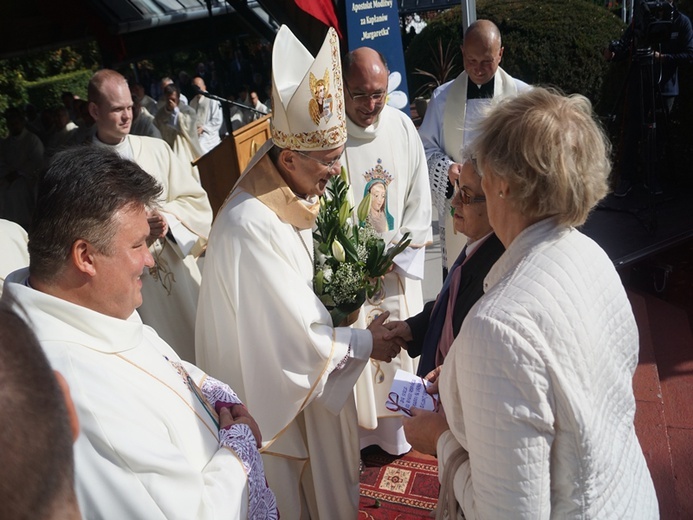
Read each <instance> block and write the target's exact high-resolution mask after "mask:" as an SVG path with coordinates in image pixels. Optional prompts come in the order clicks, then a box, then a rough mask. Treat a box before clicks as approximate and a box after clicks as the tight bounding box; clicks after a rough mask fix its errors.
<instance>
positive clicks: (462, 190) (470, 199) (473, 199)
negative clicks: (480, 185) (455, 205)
mask: <svg viewBox="0 0 693 520" xmlns="http://www.w3.org/2000/svg"><path fill="white" fill-rule="evenodd" d="M455 188H456V190H455V191H456V192H457V194H458V195H459V197H460V200H461V201H462V204H464V205H467V206H468V205H469V204H477V203H479V202H486V197H484V196H483V195H479V196H477V195H474V194H473V193H469V188H467V187H466V186H462V187H460V183H459V182H458V181H455Z"/></svg>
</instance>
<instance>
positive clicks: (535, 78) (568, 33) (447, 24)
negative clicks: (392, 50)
mask: <svg viewBox="0 0 693 520" xmlns="http://www.w3.org/2000/svg"><path fill="white" fill-rule="evenodd" d="M477 18H478V19H482V18H486V19H490V20H492V21H494V22H495V23H496V24H497V25H498V27H499V28H500V31H501V34H502V38H503V46H504V47H505V51H504V54H503V61H502V63H501V66H502V67H503V68H504V69H505V70H506V71H507V72H508V73H509V74H511V75H512V76H515V77H517V78H519V79H522V80H524V81H526V82H527V83H531V84H535V85H536V84H541V85H553V86H556V87H559V88H560V89H562V90H563V91H565V92H566V93H574V92H579V93H581V94H584V95H585V96H587V97H588V98H590V99H591V100H592V102H593V103H595V105H597V106H598V107H599V106H602V107H605V108H604V110H603V111H604V112H607V111H608V110H609V109H610V106H609V105H610V104H611V103H613V101H614V100H615V97H616V94H617V92H618V88H619V83H620V79H619V75H620V74H622V71H620V70H619V69H618V67H617V68H613V67H610V66H609V64H608V63H606V62H605V61H604V59H603V57H602V51H603V49H604V47H605V46H606V45H607V43H608V42H609V41H610V40H612V39H614V38H617V37H619V36H620V34H621V32H622V30H623V23H622V22H621V21H620V20H619V19H618V18H617V17H615V16H614V15H613V14H611V13H610V12H609V11H608V10H607V9H605V8H602V7H599V6H596V5H594V3H592V2H591V1H590V0H542V1H536V0H525V1H507V0H506V1H504V0H479V2H477ZM461 24H462V15H461V9H460V8H459V7H456V8H454V9H451V10H449V11H446V12H444V13H442V14H441V15H439V16H438V17H437V18H436V19H435V20H434V21H433V22H431V23H430V24H429V25H428V26H427V27H426V28H425V29H424V30H423V31H422V32H421V33H420V34H419V35H417V36H416V37H415V38H414V40H413V41H412V42H411V44H410V46H409V48H408V50H407V53H406V56H405V60H406V63H407V70H408V74H409V78H408V79H409V85H410V92H411V94H414V93H416V91H417V89H418V88H419V86H420V85H422V84H424V83H425V82H426V79H425V78H423V77H422V76H420V75H417V74H412V72H413V71H414V70H415V69H416V68H420V69H424V70H428V69H429V68H430V64H431V62H432V58H431V50H430V49H431V48H436V47H437V43H436V42H437V40H438V38H441V40H442V42H443V45H444V46H445V45H446V44H447V42H452V45H453V46H454V48H456V49H459V44H460V34H459V28H460V27H461ZM456 54H457V60H458V64H459V65H460V70H461V62H462V60H461V55H460V54H459V52H457V53H456ZM450 79H452V78H450Z"/></svg>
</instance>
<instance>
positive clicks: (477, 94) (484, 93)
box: [467, 76, 496, 100]
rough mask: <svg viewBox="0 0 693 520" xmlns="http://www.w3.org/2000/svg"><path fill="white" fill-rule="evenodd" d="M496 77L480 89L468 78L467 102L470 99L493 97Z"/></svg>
mask: <svg viewBox="0 0 693 520" xmlns="http://www.w3.org/2000/svg"><path fill="white" fill-rule="evenodd" d="M495 80H496V77H495V76H494V77H492V78H491V81H489V82H487V83H484V84H483V85H481V86H480V87H479V86H477V85H475V84H474V82H473V81H472V80H471V78H467V100H470V99H486V98H492V97H493V84H494V83H495Z"/></svg>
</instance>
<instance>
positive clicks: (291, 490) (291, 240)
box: [196, 141, 372, 520]
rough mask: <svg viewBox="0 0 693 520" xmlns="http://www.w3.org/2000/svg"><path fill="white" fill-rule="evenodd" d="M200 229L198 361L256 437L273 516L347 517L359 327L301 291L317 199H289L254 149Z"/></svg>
mask: <svg viewBox="0 0 693 520" xmlns="http://www.w3.org/2000/svg"><path fill="white" fill-rule="evenodd" d="M270 146H272V141H268V142H267V143H266V144H265V145H264V146H263V148H262V149H261V150H260V152H258V153H257V154H256V156H255V157H254V159H253V161H252V162H251V164H250V165H249V166H248V169H247V170H246V173H245V174H244V176H243V177H241V179H240V180H239V182H238V184H237V185H236V187H235V189H234V190H233V191H232V193H231V195H230V196H229V198H228V200H227V201H226V204H225V205H224V206H223V208H222V209H221V210H220V211H219V213H218V215H217V218H216V220H215V222H214V226H213V228H212V233H211V236H210V242H209V247H208V249H207V255H206V259H205V275H204V278H203V280H202V287H201V291H200V301H199V306H198V314H197V325H196V357H197V361H198V364H199V365H200V367H202V368H203V369H205V370H207V371H208V372H209V373H210V374H211V375H213V376H215V377H218V378H220V379H222V380H224V381H228V382H229V384H231V385H232V386H233V387H234V389H235V390H236V391H237V392H238V394H239V396H240V398H241V399H243V400H244V402H245V403H246V404H247V405H248V408H249V410H250V411H251V413H252V414H253V417H254V418H255V420H256V421H257V422H258V424H259V426H260V429H261V431H262V436H263V441H264V442H263V447H262V449H261V453H262V454H263V460H264V463H265V471H266V474H267V479H268V482H269V484H270V487H271V488H272V489H273V490H274V492H275V493H276V494H277V504H278V506H279V512H280V514H281V517H282V520H287V519H289V520H290V519H294V518H301V519H305V518H315V519H317V518H324V519H327V518H329V519H345V520H353V519H355V518H356V516H357V514H358V501H359V474H358V468H359V457H360V452H359V445H358V431H357V418H356V407H355V404H354V392H353V387H354V384H355V383H356V380H357V379H358V377H359V374H360V373H361V372H362V370H363V367H364V365H365V364H366V362H367V360H368V358H369V357H370V353H371V350H372V337H371V334H370V332H369V331H364V330H356V329H350V328H348V327H339V328H333V327H332V320H331V318H330V314H329V312H328V311H327V309H326V308H325V307H324V306H323V305H322V303H321V302H320V300H319V299H318V298H317V297H316V295H315V293H314V292H313V237H312V230H311V229H312V226H313V223H314V221H315V217H316V215H317V206H318V202H317V199H315V200H314V201H311V203H308V202H307V201H305V200H302V199H299V198H298V197H297V196H296V195H295V194H294V193H293V192H292V191H291V190H290V189H289V187H288V186H287V185H286V183H285V182H284V181H283V179H282V177H281V176H280V174H279V172H278V171H277V169H276V168H275V167H274V165H273V163H272V161H271V160H270V158H269V156H267V155H266V150H267V149H268V148H269V147H270Z"/></svg>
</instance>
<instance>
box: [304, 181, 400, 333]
mask: <svg viewBox="0 0 693 520" xmlns="http://www.w3.org/2000/svg"><path fill="white" fill-rule="evenodd" d="M348 193H349V185H348V183H347V175H346V170H345V169H344V168H343V167H342V171H341V174H340V175H338V176H336V177H333V178H332V180H331V181H330V184H329V185H328V187H327V191H326V193H325V195H324V196H323V197H321V199H320V211H319V213H318V217H317V220H316V229H315V230H314V231H313V240H314V245H315V278H314V280H313V288H314V290H315V294H317V295H318V297H319V298H320V301H322V303H323V304H324V305H325V307H327V309H328V310H329V311H330V315H331V316H332V323H333V325H334V326H339V325H342V324H345V321H346V320H347V317H348V316H349V315H350V314H352V313H355V312H356V311H358V310H359V309H360V308H361V305H363V303H364V302H365V301H366V297H371V296H373V295H374V294H375V293H376V292H378V291H379V290H380V286H381V283H382V281H381V277H382V276H384V275H385V273H387V272H388V270H389V269H390V266H391V265H392V261H393V259H394V258H395V256H397V255H398V254H399V253H401V252H402V251H403V250H404V249H405V248H406V247H407V246H408V245H409V243H410V242H411V240H410V239H409V233H406V234H405V235H404V236H403V237H402V239H401V240H400V241H399V242H398V243H397V244H396V245H395V246H394V247H391V248H390V249H388V250H387V251H386V250H385V247H386V244H385V241H384V240H383V239H382V238H381V237H380V235H379V234H378V233H377V232H376V231H375V229H374V228H373V226H371V224H370V223H369V222H368V218H367V215H368V208H369V205H368V204H364V203H365V202H367V200H366V199H364V203H362V204H360V205H359V210H358V219H359V222H358V223H354V221H353V217H352V214H353V209H354V208H353V207H352V206H350V204H349V198H348ZM353 321H355V318H354V320H353ZM353 321H352V323H353ZM346 324H349V323H346Z"/></svg>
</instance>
